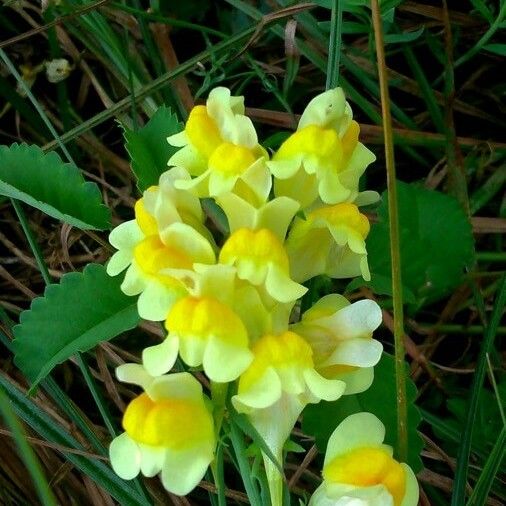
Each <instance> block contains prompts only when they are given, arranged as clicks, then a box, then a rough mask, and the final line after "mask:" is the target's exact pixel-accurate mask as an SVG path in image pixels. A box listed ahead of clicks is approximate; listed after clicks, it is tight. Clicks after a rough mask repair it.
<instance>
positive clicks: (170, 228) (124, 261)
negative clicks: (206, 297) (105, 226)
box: [107, 188, 216, 321]
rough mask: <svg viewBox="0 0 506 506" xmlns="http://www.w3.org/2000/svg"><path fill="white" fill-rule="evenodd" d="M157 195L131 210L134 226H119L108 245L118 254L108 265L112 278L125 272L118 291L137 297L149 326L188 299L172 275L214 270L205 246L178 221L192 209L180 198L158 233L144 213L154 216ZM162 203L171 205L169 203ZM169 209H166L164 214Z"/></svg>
mask: <svg viewBox="0 0 506 506" xmlns="http://www.w3.org/2000/svg"><path fill="white" fill-rule="evenodd" d="M159 194H160V191H159V189H158V188H153V189H150V190H148V191H146V192H145V193H144V197H143V198H142V199H140V200H138V201H137V203H136V204H135V220H131V221H128V222H125V223H122V224H121V225H119V226H118V227H116V228H115V229H114V230H113V231H112V232H111V234H110V236H109V241H110V243H111V244H112V245H113V246H114V247H115V248H117V249H118V252H116V253H115V254H114V255H113V256H112V258H111V260H110V261H109V263H108V265H107V272H108V274H109V275H111V276H116V275H117V274H119V273H120V272H122V271H123V270H125V269H126V268H127V267H128V269H127V271H126V273H125V278H124V280H123V283H122V284H121V289H122V290H123V292H124V293H126V294H127V295H139V294H140V296H139V299H138V303H137V304H138V309H139V314H140V316H141V317H142V318H145V319H147V320H153V321H159V320H164V319H165V318H166V317H167V314H168V311H169V309H170V307H171V306H172V304H173V303H174V302H175V301H176V300H177V299H179V298H180V297H182V296H184V295H185V294H187V293H188V290H187V287H186V286H185V284H184V283H183V282H182V281H181V280H179V279H177V277H175V276H174V275H173V274H172V271H177V270H181V269H191V268H192V266H193V264H194V263H195V262H199V263H205V264H213V263H215V261H216V258H215V254H214V251H213V248H212V246H211V244H210V243H209V241H208V240H207V239H206V238H205V237H204V236H202V235H201V234H199V232H197V231H196V230H195V229H194V228H193V227H192V226H191V225H188V224H186V223H181V222H178V221H176V220H177V219H181V218H182V217H185V218H186V217H187V218H188V219H189V218H191V217H193V216H195V215H194V214H193V213H194V211H195V212H196V208H195V207H192V205H191V204H190V203H189V201H188V200H186V199H184V198H183V197H181V196H180V199H179V201H178V200H177V199H174V201H173V202H171V205H172V211H173V215H172V218H171V219H169V218H167V216H166V217H165V218H164V219H165V221H164V223H165V226H164V228H163V230H162V229H160V227H159V222H158V220H157V218H156V215H155V214H152V213H150V212H149V211H148V210H147V207H148V204H149V205H150V208H151V209H153V213H156V206H157V204H156V202H155V201H156V200H157V198H158V197H159ZM160 198H161V200H162V201H163V202H164V203H165V204H168V203H169V199H167V198H163V197H160ZM192 198H194V197H192ZM178 204H184V205H178ZM199 206H200V204H199ZM169 207H170V206H169V205H167V206H166V209H167V213H168V212H170V210H169ZM188 209H189V210H188ZM185 210H186V213H185ZM180 213H181V214H180ZM181 215H182V216H181ZM197 219H198V216H197Z"/></svg>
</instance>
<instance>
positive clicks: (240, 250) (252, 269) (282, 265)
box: [219, 228, 307, 302]
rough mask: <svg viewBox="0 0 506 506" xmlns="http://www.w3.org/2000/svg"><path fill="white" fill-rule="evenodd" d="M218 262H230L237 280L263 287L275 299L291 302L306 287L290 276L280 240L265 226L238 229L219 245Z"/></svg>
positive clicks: (228, 263) (288, 265)
mask: <svg viewBox="0 0 506 506" xmlns="http://www.w3.org/2000/svg"><path fill="white" fill-rule="evenodd" d="M219 261H220V263H222V264H225V265H233V266H234V267H235V268H236V269H237V275H238V277H239V278H240V279H243V280H247V281H249V282H250V283H251V284H252V285H255V286H259V287H262V288H265V291H266V292H267V294H268V295H269V296H270V297H272V298H273V299H274V300H276V301H279V302H293V301H295V300H297V299H298V298H299V297H302V295H304V293H306V291H307V289H306V288H305V287H304V286H302V285H299V284H298V283H295V282H294V281H292V279H291V278H290V262H289V260H288V255H287V253H286V251H285V248H284V246H283V243H282V242H281V241H280V239H279V238H278V237H277V236H276V235H275V233H274V232H272V231H271V230H270V229H268V228H261V229H258V230H253V229H250V228H239V229H238V230H236V231H235V232H233V233H232V234H231V235H230V237H229V238H228V239H227V241H226V242H225V244H224V245H223V247H222V249H221V251H220V255H219Z"/></svg>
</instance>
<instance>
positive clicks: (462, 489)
mask: <svg viewBox="0 0 506 506" xmlns="http://www.w3.org/2000/svg"><path fill="white" fill-rule="evenodd" d="M505 305H506V274H505V275H504V276H503V277H502V280H501V284H500V286H499V288H498V291H497V297H496V301H495V304H494V309H493V311H492V315H491V317H490V320H489V324H488V326H487V329H486V331H485V336H484V339H483V342H482V345H481V349H480V354H479V356H478V362H477V363H476V371H475V373H474V376H473V383H472V386H471V395H470V397H469V402H468V406H467V419H466V425H465V427H464V432H463V434H462V437H461V442H460V447H459V451H458V454H457V470H456V472H455V480H454V482H453V494H452V502H451V506H461V505H462V504H464V503H465V495H466V483H467V474H468V470H469V457H470V454H471V443H472V437H473V429H474V425H475V420H476V413H477V411H478V401H479V398H480V393H481V389H482V385H483V380H484V378H485V372H486V367H487V355H488V354H489V353H490V351H491V350H492V347H493V343H494V338H495V336H496V334H497V332H496V330H497V327H498V326H499V322H500V321H501V316H502V314H503V311H504V306H505Z"/></svg>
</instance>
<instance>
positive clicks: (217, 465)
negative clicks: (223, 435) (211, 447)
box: [211, 441, 227, 506]
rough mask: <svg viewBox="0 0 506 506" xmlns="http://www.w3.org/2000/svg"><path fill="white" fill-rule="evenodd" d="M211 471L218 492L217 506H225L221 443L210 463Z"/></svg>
mask: <svg viewBox="0 0 506 506" xmlns="http://www.w3.org/2000/svg"><path fill="white" fill-rule="evenodd" d="M211 471H212V473H213V479H214V484H215V485H216V490H217V492H218V493H217V495H218V506H227V498H226V497H225V474H224V471H223V444H222V443H221V441H219V442H218V447H217V448H216V457H215V459H214V460H213V462H211Z"/></svg>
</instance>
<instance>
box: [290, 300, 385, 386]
mask: <svg viewBox="0 0 506 506" xmlns="http://www.w3.org/2000/svg"><path fill="white" fill-rule="evenodd" d="M380 323H381V309H380V307H379V306H378V304H376V302H374V301H372V300H360V301H358V302H354V303H353V304H350V303H349V302H348V300H346V298H344V297H343V296H341V295H337V294H331V295H327V296H325V297H323V298H322V299H320V300H319V301H318V302H316V304H314V305H313V306H312V307H311V308H310V309H309V310H307V311H306V312H305V313H304V314H303V315H302V319H301V321H300V322H299V323H296V324H294V325H291V326H290V329H291V330H292V331H294V332H296V333H297V334H300V335H301V336H302V337H303V338H304V339H305V340H306V341H307V342H308V343H309V344H310V346H311V348H312V350H313V359H314V362H315V368H316V370H317V371H318V372H319V373H320V374H321V375H322V376H324V377H326V378H332V379H340V380H342V381H344V382H345V383H346V391H345V392H344V393H345V394H356V393H359V392H363V391H364V390H367V388H369V386H370V385H371V383H372V381H373V377H374V366H375V365H376V364H377V363H378V361H379V360H380V358H381V352H382V350H383V346H382V345H381V343H380V342H379V341H376V340H374V339H372V333H373V331H374V330H375V329H376V328H377V327H378V326H379V325H380Z"/></svg>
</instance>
